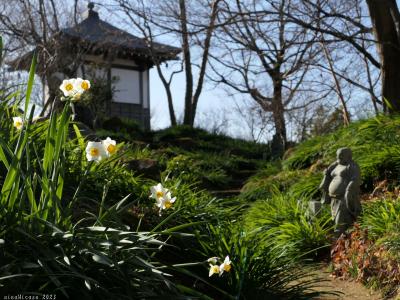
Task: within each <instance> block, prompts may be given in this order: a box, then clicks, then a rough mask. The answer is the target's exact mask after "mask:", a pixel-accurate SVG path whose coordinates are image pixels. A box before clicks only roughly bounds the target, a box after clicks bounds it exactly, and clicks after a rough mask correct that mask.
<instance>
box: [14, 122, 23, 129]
mask: <svg viewBox="0 0 400 300" xmlns="http://www.w3.org/2000/svg"><path fill="white" fill-rule="evenodd" d="M14 125H15V127H17V128H20V127H22V122H20V121H15V124H14Z"/></svg>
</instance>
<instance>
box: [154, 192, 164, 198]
mask: <svg viewBox="0 0 400 300" xmlns="http://www.w3.org/2000/svg"><path fill="white" fill-rule="evenodd" d="M156 196H157V198H161V197H163V196H164V193H163V192H161V191H158V192H157V193H156Z"/></svg>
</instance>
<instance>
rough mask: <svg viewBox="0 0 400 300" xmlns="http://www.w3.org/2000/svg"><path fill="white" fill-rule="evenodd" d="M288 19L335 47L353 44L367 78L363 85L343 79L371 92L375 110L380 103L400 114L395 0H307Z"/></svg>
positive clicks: (399, 53)
mask: <svg viewBox="0 0 400 300" xmlns="http://www.w3.org/2000/svg"><path fill="white" fill-rule="evenodd" d="M368 12H369V16H368ZM286 16H287V17H288V20H289V21H290V22H294V23H295V24H298V25H301V26H303V27H305V28H308V29H310V30H312V31H314V32H318V33H322V34H324V35H325V36H326V38H327V39H328V40H330V43H334V44H336V47H340V46H339V45H340V44H343V43H347V44H348V45H350V46H351V47H352V48H353V50H355V51H357V52H358V55H359V56H360V58H362V60H363V63H364V66H365V68H366V70H365V74H366V75H367V78H366V80H364V81H363V82H357V81H352V78H351V77H349V76H343V78H344V79H345V80H347V81H348V82H351V83H354V84H355V86H356V87H358V88H360V89H363V90H364V91H366V92H369V93H370V96H371V101H372V104H373V107H374V110H375V111H378V105H379V104H381V105H383V107H384V109H385V110H387V109H388V110H389V111H393V112H398V111H400V87H399V85H398V82H399V79H400V71H399V70H398V68H397V67H396V66H397V64H398V60H400V42H399V41H400V31H399V24H400V13H399V9H398V7H397V4H396V1H395V0H382V1H377V0H366V1H363V0H351V1H348V0H318V1H311V0H304V1H302V4H301V5H297V6H296V11H295V12H293V11H292V12H287V13H286ZM371 23H372V26H371ZM374 36H375V38H374ZM353 64H354V62H353ZM374 68H375V69H376V70H379V71H380V73H381V76H380V79H381V82H382V84H381V86H376V84H375V78H376V77H378V76H376V75H372V76H371V74H373V73H375V74H376V73H377V72H374V70H373V69H374ZM379 89H380V90H381V91H379ZM377 90H378V91H377ZM377 95H381V97H382V100H379V97H378V96H377ZM383 99H385V100H383ZM386 103H387V106H388V107H386Z"/></svg>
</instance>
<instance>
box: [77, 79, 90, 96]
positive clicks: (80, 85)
mask: <svg viewBox="0 0 400 300" xmlns="http://www.w3.org/2000/svg"><path fill="white" fill-rule="evenodd" d="M74 89H75V90H76V91H77V92H78V93H80V94H82V93H83V92H86V91H87V90H89V89H90V81H89V80H85V79H82V78H76V79H75V82H74Z"/></svg>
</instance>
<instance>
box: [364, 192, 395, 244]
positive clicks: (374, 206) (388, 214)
mask: <svg viewBox="0 0 400 300" xmlns="http://www.w3.org/2000/svg"><path fill="white" fill-rule="evenodd" d="M360 224H361V226H362V227H363V228H366V229H368V233H369V235H370V237H372V238H375V239H378V238H381V237H384V236H385V235H387V234H391V233H396V232H399V231H400V200H399V199H390V198H383V199H379V200H376V201H371V202H367V203H365V204H364V205H363V214H362V216H361V219H360Z"/></svg>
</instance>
